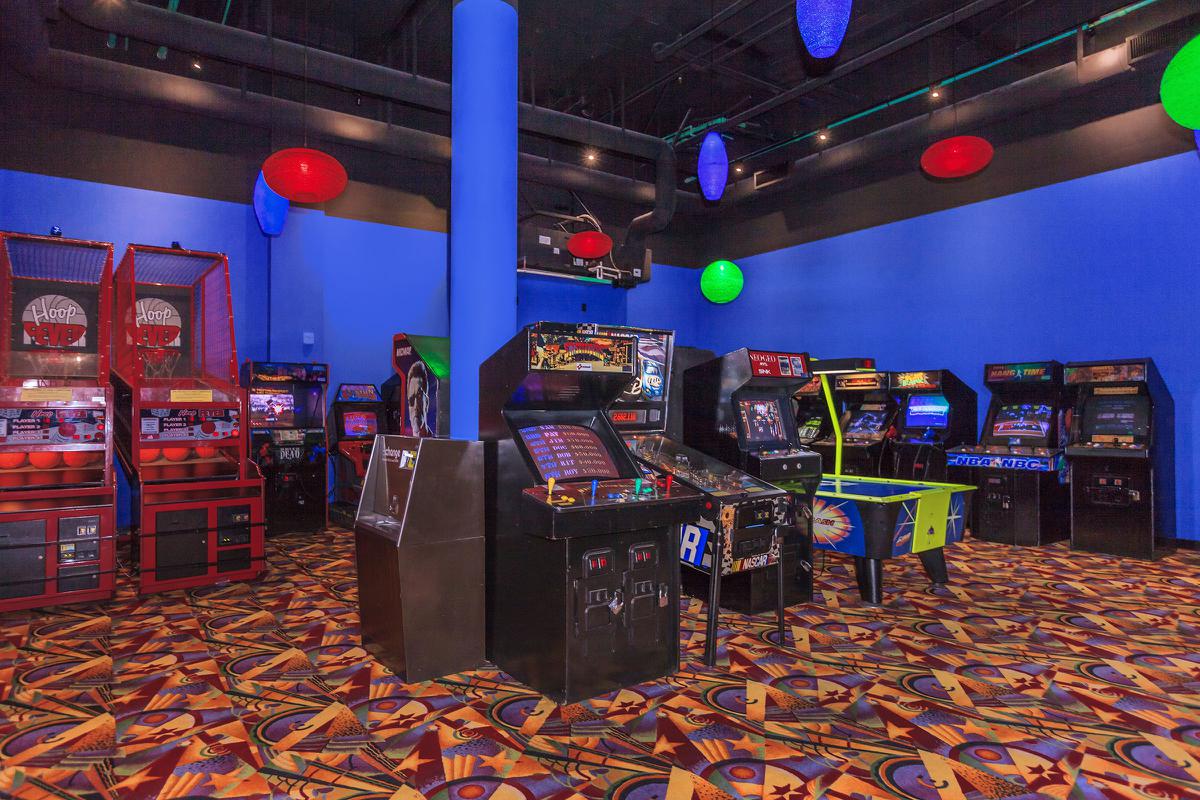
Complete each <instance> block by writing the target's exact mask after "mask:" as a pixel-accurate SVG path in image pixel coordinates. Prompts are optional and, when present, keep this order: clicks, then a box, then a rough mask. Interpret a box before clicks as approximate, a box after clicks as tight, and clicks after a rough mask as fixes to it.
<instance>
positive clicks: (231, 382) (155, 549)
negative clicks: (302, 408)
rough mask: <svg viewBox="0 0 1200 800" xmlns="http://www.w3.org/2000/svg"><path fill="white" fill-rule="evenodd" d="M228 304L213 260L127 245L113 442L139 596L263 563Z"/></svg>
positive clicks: (224, 273)
mask: <svg viewBox="0 0 1200 800" xmlns="http://www.w3.org/2000/svg"><path fill="white" fill-rule="evenodd" d="M231 306H232V304H231V300H230V291H229V262H228V259H227V258H226V257H225V256H224V255H221V254H220V253H202V252H193V251H188V250H180V249H173V248H166V247H150V246H147V245H130V246H129V249H128V250H127V251H126V252H125V257H124V258H123V259H121V265H120V266H119V267H118V268H117V273H116V318H117V326H118V328H117V335H116V336H115V337H114V339H113V358H114V364H113V387H114V390H115V392H116V409H115V410H116V434H115V435H116V437H117V456H118V461H119V463H120V466H121V469H122V471H123V472H124V474H125V477H126V479H127V481H128V484H129V492H130V521H131V525H132V527H133V529H134V530H135V531H136V539H135V542H134V556H135V558H136V560H137V562H138V590H139V591H141V592H143V593H146V592H158V591H167V590H171V589H184V588H190V587H194V586H204V585H206V584H212V583H218V582H222V581H236V580H246V579H249V578H254V577H257V576H258V575H259V574H260V573H261V572H262V571H263V569H264V567H265V563H264V555H263V480H262V476H261V475H260V474H259V472H258V468H257V467H256V466H255V465H254V463H253V462H251V461H250V460H249V459H248V458H247V457H246V455H245V452H246V445H245V435H246V431H245V428H244V424H245V422H244V421H245V419H246V417H247V409H246V394H245V392H243V391H242V389H241V388H240V387H239V386H238V366H237V349H236V347H235V345H234V338H233V313H232V307H231Z"/></svg>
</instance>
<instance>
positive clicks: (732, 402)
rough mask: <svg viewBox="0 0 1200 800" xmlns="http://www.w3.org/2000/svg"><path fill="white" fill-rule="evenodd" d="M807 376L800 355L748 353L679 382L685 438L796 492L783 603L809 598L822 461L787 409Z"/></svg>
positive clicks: (701, 367) (692, 372) (729, 356)
mask: <svg viewBox="0 0 1200 800" xmlns="http://www.w3.org/2000/svg"><path fill="white" fill-rule="evenodd" d="M811 379H812V373H811V372H810V371H809V362H808V356H807V355H805V354H801V353H779V352H766V351H759V350H748V349H746V348H742V349H740V350H735V351H733V352H732V353H728V354H726V355H724V356H721V357H718V358H714V359H712V360H710V361H706V362H704V363H702V364H697V365H696V366H694V367H692V368H691V369H689V370H687V371H686V372H685V373H684V379H683V391H684V396H685V405H684V420H683V422H684V441H685V442H686V443H687V444H689V445H690V446H692V447H695V448H697V449H698V450H700V451H702V452H705V453H708V454H709V455H711V456H713V457H715V458H717V459H719V460H721V461H724V462H725V463H727V464H732V465H734V466H736V467H738V468H739V469H741V470H744V471H745V472H748V473H750V474H751V475H753V476H754V477H756V478H759V479H761V480H764V481H767V482H768V483H770V484H772V485H774V486H777V487H779V488H780V489H784V490H786V491H788V492H789V493H791V494H792V495H793V500H794V506H793V510H794V526H793V527H791V528H789V533H788V534H786V535H785V537H784V544H783V550H782V554H781V558H782V560H783V573H784V602H785V603H786V604H787V605H794V604H796V603H802V602H807V601H809V600H810V599H811V598H812V537H811V521H812V507H813V497H814V495H815V493H816V490H817V486H818V485H819V484H820V482H821V457H820V456H819V455H817V454H816V453H814V452H813V451H812V450H809V449H807V448H805V447H801V446H800V444H799V436H798V432H797V429H796V415H795V414H794V413H793V408H792V397H793V395H795V393H796V392H797V391H798V390H799V389H800V387H801V386H803V385H804V384H806V383H808V382H809V381H810V380H811ZM754 574H755V573H751V575H754ZM752 580H753V578H752ZM764 595H765V593H763V594H762V595H760V598H761V597H763V596H764Z"/></svg>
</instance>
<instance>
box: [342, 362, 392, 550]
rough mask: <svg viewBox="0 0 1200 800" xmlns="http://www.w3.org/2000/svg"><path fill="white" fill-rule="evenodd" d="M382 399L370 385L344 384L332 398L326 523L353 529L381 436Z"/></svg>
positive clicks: (372, 385) (371, 384)
mask: <svg viewBox="0 0 1200 800" xmlns="http://www.w3.org/2000/svg"><path fill="white" fill-rule="evenodd" d="M382 419H383V398H382V397H381V396H380V394H379V390H378V389H376V388H375V384H373V383H343V384H342V385H340V386H338V390H337V394H336V395H335V396H334V398H333V422H332V423H331V424H330V426H329V442H330V448H329V449H330V452H331V453H332V454H333V503H331V504H330V506H329V521H330V522H332V523H333V524H335V525H341V526H342V527H345V528H350V527H353V526H354V517H355V515H356V514H357V513H358V499H359V497H361V496H362V487H363V480H364V479H365V478H366V475H367V465H368V463H369V461H370V458H371V448H372V445H374V443H375V435H376V434H378V433H380V430H381V426H380V420H382Z"/></svg>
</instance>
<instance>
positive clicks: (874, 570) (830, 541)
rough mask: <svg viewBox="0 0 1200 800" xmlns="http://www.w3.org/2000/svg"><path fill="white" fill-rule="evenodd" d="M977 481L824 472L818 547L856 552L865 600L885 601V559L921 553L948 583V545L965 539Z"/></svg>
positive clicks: (817, 512) (933, 575)
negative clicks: (962, 482)
mask: <svg viewBox="0 0 1200 800" xmlns="http://www.w3.org/2000/svg"><path fill="white" fill-rule="evenodd" d="M973 491H975V487H974V486H964V485H961V484H955V483H927V482H918V481H901V480H891V479H885V478H860V477H846V476H840V475H824V476H822V479H821V484H820V486H819V487H818V488H817V495H816V498H815V500H814V501H813V547H814V548H816V549H818V550H833V551H836V552H839V553H847V554H849V555H852V556H854V566H855V572H856V573H857V576H858V590H859V593H860V594H861V596H862V599H863V602H864V603H867V604H869V605H879V604H880V603H882V601H883V562H884V561H885V560H886V559H889V558H898V557H900V556H903V555H906V554H908V553H916V554H917V556H918V557H919V558H920V559H921V564H922V565H923V566H924V567H925V574H927V575H928V576H929V580H930V582H931V583H932V584H933V585H934V586H941V585H944V584H945V583H946V582H947V581H948V580H949V576H948V575H947V572H946V556H945V552H944V550H943V548H944V547H945V546H946V545H948V544H953V543H954V542H960V541H962V538H963V533H964V531H965V528H966V520H967V512H968V511H969V505H968V504H969V501H970V494H971V492H973Z"/></svg>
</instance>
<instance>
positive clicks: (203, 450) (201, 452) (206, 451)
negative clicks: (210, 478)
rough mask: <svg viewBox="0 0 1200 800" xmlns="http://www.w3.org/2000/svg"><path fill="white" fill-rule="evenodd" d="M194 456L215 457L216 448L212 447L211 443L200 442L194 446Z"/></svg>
mask: <svg viewBox="0 0 1200 800" xmlns="http://www.w3.org/2000/svg"><path fill="white" fill-rule="evenodd" d="M196 457H197V458H216V457H217V448H215V447H212V446H211V445H206V444H202V445H200V446H199V447H197V448H196Z"/></svg>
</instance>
